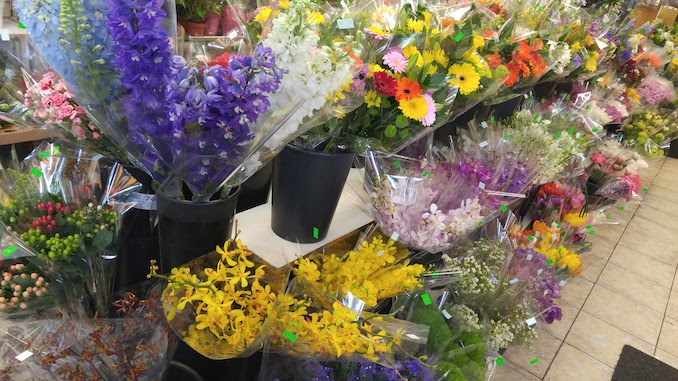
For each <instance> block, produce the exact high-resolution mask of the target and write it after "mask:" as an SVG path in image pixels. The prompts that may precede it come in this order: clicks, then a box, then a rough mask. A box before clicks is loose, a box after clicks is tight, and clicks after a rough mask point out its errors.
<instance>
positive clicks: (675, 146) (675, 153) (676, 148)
mask: <svg viewBox="0 0 678 381" xmlns="http://www.w3.org/2000/svg"><path fill="white" fill-rule="evenodd" d="M666 155H667V156H668V157H672V158H674V159H676V158H678V140H675V139H674V140H671V145H670V146H669V152H668V153H667V154H666Z"/></svg>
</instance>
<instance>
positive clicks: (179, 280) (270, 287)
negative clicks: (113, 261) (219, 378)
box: [150, 239, 289, 359]
mask: <svg viewBox="0 0 678 381" xmlns="http://www.w3.org/2000/svg"><path fill="white" fill-rule="evenodd" d="M157 270H158V268H157V267H156V266H155V265H154V264H153V265H151V274H150V276H152V277H158V278H162V279H165V280H166V281H167V282H168V284H167V286H166V287H165V290H164V291H163V293H162V307H163V310H164V311H165V316H166V317H167V321H168V322H169V325H170V327H171V328H172V330H173V331H174V332H175V333H176V334H177V335H178V336H179V338H181V340H183V341H184V342H186V344H188V345H189V346H190V347H191V348H193V349H194V350H195V351H197V352H198V353H200V354H202V355H203V356H205V357H208V358H211V359H230V358H236V357H247V356H250V355H251V354H252V353H254V352H256V351H258V350H259V349H261V348H262V346H263V342H264V339H265V338H266V337H267V335H268V334H269V333H270V330H269V328H268V323H266V322H267V319H269V315H270V314H271V311H272V308H273V304H274V303H275V302H276V300H278V298H280V297H281V296H280V295H281V294H282V291H283V287H284V286H285V283H286V282H287V278H288V274H289V270H288V269H286V268H283V269H276V268H274V267H272V266H270V265H268V264H267V263H266V262H265V261H264V260H262V259H261V258H258V257H256V256H255V255H254V254H253V253H252V252H251V251H249V250H248V249H247V246H244V245H243V244H242V242H240V240H237V239H236V240H228V241H226V243H224V246H223V247H218V248H217V251H216V252H212V253H209V254H207V255H205V256H203V257H200V258H198V259H195V260H193V261H191V262H189V263H187V264H185V265H184V266H182V267H179V268H174V269H172V271H171V273H170V275H169V276H164V275H159V274H158V273H157Z"/></svg>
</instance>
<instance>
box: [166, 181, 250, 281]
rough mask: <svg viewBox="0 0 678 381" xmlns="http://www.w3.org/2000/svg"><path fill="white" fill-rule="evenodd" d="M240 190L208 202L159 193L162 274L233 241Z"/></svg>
mask: <svg viewBox="0 0 678 381" xmlns="http://www.w3.org/2000/svg"><path fill="white" fill-rule="evenodd" d="M239 192H240V188H236V189H234V190H233V191H232V192H231V194H230V196H228V197H227V198H224V199H220V200H216V201H209V202H201V203H197V202H190V201H183V200H176V199H172V198H169V197H167V196H165V195H164V194H162V193H160V192H158V193H157V194H156V198H157V203H158V238H159V243H160V270H161V271H162V272H163V273H168V272H169V271H170V270H172V268H174V267H179V266H181V265H183V264H184V263H186V262H189V261H191V260H192V259H195V258H198V257H200V256H202V255H204V254H207V253H210V252H212V251H214V250H215V249H216V247H217V245H219V246H221V245H223V244H224V242H226V240H227V239H229V238H231V235H232V230H233V217H234V216H235V210H236V206H237V202H238V194H239Z"/></svg>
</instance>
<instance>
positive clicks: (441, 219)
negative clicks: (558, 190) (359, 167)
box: [365, 153, 499, 253]
mask: <svg viewBox="0 0 678 381" xmlns="http://www.w3.org/2000/svg"><path fill="white" fill-rule="evenodd" d="M365 168H366V181H365V187H366V190H367V195H368V196H369V197H370V201H369V205H370V207H369V210H370V212H371V214H372V216H373V217H374V218H375V220H376V222H377V224H378V225H379V229H380V230H381V231H382V233H384V234H385V235H386V236H390V237H391V238H392V239H394V240H400V241H401V242H403V243H404V244H406V245H407V246H408V247H411V248H415V249H420V250H426V251H429V252H431V253H437V252H440V251H442V250H445V249H447V248H449V247H450V246H452V245H453V244H454V243H455V241H456V240H458V239H460V238H462V237H465V236H467V235H469V234H473V233H474V232H475V231H476V230H477V229H478V228H479V227H480V226H482V225H483V224H484V223H485V222H487V221H488V220H489V219H491V218H493V216H494V215H496V214H497V213H498V212H499V205H498V203H499V202H498V201H497V200H496V199H495V198H494V197H492V196H490V195H489V194H488V193H487V192H486V191H485V190H484V189H482V188H483V186H482V185H480V182H482V181H483V180H481V181H480V182H479V181H477V179H475V178H474V177H473V176H467V175H466V174H464V173H463V168H460V169H457V168H455V167H454V164H453V163H449V162H446V161H444V160H442V159H440V158H437V157H434V158H433V159H431V160H427V159H423V160H415V159H409V158H401V157H385V156H378V155H375V154H373V153H372V154H368V155H367V156H366V164H365ZM485 181H487V183H488V184H489V183H490V181H489V180H485Z"/></svg>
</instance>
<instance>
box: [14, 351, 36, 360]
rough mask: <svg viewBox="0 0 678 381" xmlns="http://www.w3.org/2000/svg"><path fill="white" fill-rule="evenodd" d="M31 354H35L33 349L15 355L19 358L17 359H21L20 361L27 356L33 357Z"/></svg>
mask: <svg viewBox="0 0 678 381" xmlns="http://www.w3.org/2000/svg"><path fill="white" fill-rule="evenodd" d="M31 356H33V352H31V351H23V352H22V353H19V354H18V355H17V356H16V357H15V359H17V360H19V361H24V360H26V359H27V358H29V357H31Z"/></svg>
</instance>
